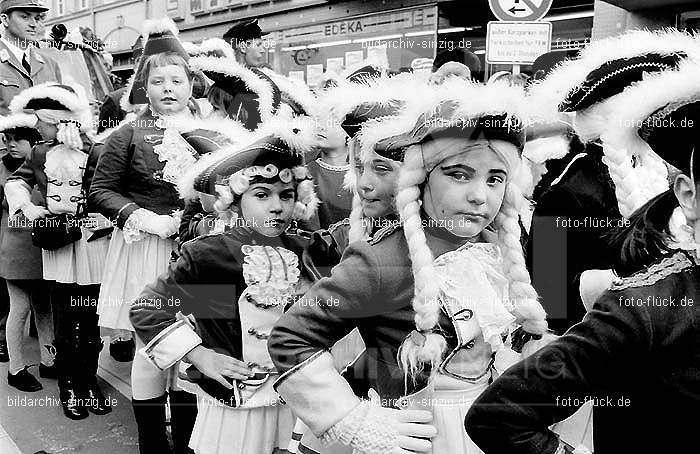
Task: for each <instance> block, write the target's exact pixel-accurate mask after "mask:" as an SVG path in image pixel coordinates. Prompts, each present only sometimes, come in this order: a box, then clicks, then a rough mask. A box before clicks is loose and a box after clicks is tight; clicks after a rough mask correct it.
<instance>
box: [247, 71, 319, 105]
mask: <svg viewBox="0 0 700 454" xmlns="http://www.w3.org/2000/svg"><path fill="white" fill-rule="evenodd" d="M260 70H261V71H262V72H264V73H265V74H266V75H267V76H268V77H269V78H270V79H272V81H273V82H274V83H275V85H277V88H279V90H280V92H281V93H283V94H285V95H287V97H288V98H290V99H291V100H292V101H294V102H295V103H297V104H299V106H301V108H302V109H304V112H306V115H314V114H315V112H316V110H317V107H316V106H317V104H318V100H317V99H316V96H314V94H313V92H312V91H311V89H310V88H309V87H308V86H307V85H306V84H305V83H304V82H303V81H300V80H297V79H292V78H291V77H285V76H283V75H282V74H278V73H276V72H274V71H272V70H269V69H267V68H260Z"/></svg>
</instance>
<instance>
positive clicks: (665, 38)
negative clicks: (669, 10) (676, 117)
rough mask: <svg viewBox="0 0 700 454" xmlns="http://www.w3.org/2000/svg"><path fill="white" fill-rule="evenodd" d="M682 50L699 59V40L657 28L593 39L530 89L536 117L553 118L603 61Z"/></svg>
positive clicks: (670, 30) (674, 30)
mask: <svg viewBox="0 0 700 454" xmlns="http://www.w3.org/2000/svg"><path fill="white" fill-rule="evenodd" d="M679 51H681V52H685V53H686V54H687V55H688V58H690V59H692V60H698V58H700V43H699V42H698V40H697V39H696V38H694V37H693V36H692V35H690V34H688V33H685V32H680V31H678V30H676V29H670V28H669V29H665V30H658V31H653V32H652V31H648V30H632V31H629V32H627V33H625V34H622V35H619V36H615V37H612V38H607V39H601V40H598V41H594V42H593V43H591V44H590V45H588V46H586V47H585V48H584V49H583V50H582V51H581V55H580V56H579V58H577V59H574V60H568V61H564V62H562V63H560V64H559V65H557V66H556V67H555V68H554V69H553V70H552V71H551V72H550V74H549V75H548V76H547V77H546V78H545V79H543V80H542V81H540V82H538V83H536V84H534V85H533V86H532V87H531V88H530V96H531V97H532V99H533V102H532V104H533V107H534V108H535V109H537V110H536V111H534V113H535V114H536V116H538V117H540V118H543V119H545V120H548V119H549V120H552V119H555V118H556V115H557V112H558V107H559V105H560V104H561V103H562V102H563V101H564V99H566V97H567V95H568V94H569V93H571V91H572V90H574V89H575V88H576V87H578V86H579V85H581V84H582V83H583V82H584V81H585V80H586V77H587V76H588V74H589V73H590V72H591V71H593V70H595V69H598V68H600V67H601V66H602V65H603V64H605V63H607V62H609V61H612V60H617V59H623V58H632V57H636V56H640V55H643V54H646V53H650V52H654V53H659V54H661V55H670V54H672V53H676V52H679Z"/></svg>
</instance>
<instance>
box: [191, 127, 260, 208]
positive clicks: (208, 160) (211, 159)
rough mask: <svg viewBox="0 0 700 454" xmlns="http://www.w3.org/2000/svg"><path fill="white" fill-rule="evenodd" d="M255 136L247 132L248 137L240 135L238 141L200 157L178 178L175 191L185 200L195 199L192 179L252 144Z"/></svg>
mask: <svg viewBox="0 0 700 454" xmlns="http://www.w3.org/2000/svg"><path fill="white" fill-rule="evenodd" d="M255 137H257V136H255V135H253V134H251V133H249V135H248V137H246V138H243V137H241V141H240V142H237V143H233V144H231V145H227V146H225V147H222V148H220V149H218V150H217V151H214V152H211V153H208V154H206V155H204V156H202V157H200V158H199V159H198V160H197V162H196V163H195V164H194V165H193V166H192V167H191V168H190V169H189V170H188V171H187V172H185V174H184V175H183V176H182V177H181V178H180V179H179V180H178V182H177V192H178V193H179V194H180V197H181V198H182V199H185V200H196V199H197V198H198V197H199V192H197V191H195V189H194V181H195V179H196V178H197V176H198V175H199V174H201V173H202V172H204V171H205V170H206V169H207V168H208V167H209V166H211V165H213V164H215V163H217V162H220V161H223V160H224V159H226V158H229V157H231V156H233V155H235V154H236V153H238V152H239V151H240V150H241V149H243V148H244V147H246V146H248V145H250V144H252V143H253V142H254V141H255Z"/></svg>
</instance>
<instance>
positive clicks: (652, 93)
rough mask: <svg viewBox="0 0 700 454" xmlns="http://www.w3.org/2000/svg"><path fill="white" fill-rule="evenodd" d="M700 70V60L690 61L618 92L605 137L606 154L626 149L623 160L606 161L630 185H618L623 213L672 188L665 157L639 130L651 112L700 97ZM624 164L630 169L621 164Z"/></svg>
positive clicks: (612, 174) (621, 152) (617, 189)
mask: <svg viewBox="0 0 700 454" xmlns="http://www.w3.org/2000/svg"><path fill="white" fill-rule="evenodd" d="M698 71H700V63H698V62H694V61H686V62H684V63H682V64H681V65H680V66H679V68H678V70H673V71H665V72H662V73H659V74H654V75H652V76H650V77H649V78H647V79H646V80H644V81H642V82H640V83H639V84H637V85H636V86H634V87H632V88H630V89H628V90H627V91H625V92H624V93H622V94H620V95H619V96H618V98H617V100H616V103H615V109H614V111H613V112H612V117H611V118H610V119H608V122H607V129H606V130H605V131H604V132H603V133H602V134H601V140H602V141H603V143H604V148H605V149H606V155H607V154H608V153H610V152H611V151H613V150H614V151H616V152H618V153H620V154H623V153H624V154H623V157H625V160H622V159H620V160H619V161H621V162H616V163H613V162H612V157H608V156H606V159H607V160H608V162H606V164H608V166H609V167H610V172H611V176H613V180H614V181H615V180H616V178H615V175H614V173H615V172H621V173H622V174H621V175H620V180H619V181H621V182H622V184H624V185H625V186H629V187H625V188H617V187H616V192H617V193H618V202H619V204H620V212H621V213H622V214H623V216H629V215H630V214H632V213H633V212H634V211H635V210H636V209H638V208H639V207H641V206H642V205H643V204H644V203H646V202H647V201H649V200H650V199H651V198H653V197H654V196H656V195H658V194H660V193H661V192H663V191H665V190H667V189H668V180H667V178H668V173H667V170H666V171H664V169H665V166H663V167H664V169H662V166H661V165H660V159H661V158H659V157H658V156H657V155H656V154H655V153H653V151H652V150H651V148H650V147H649V145H648V144H647V143H646V142H645V141H644V140H642V139H641V138H640V137H639V135H638V134H637V133H638V131H639V128H640V127H641V126H642V125H643V123H644V121H645V120H646V119H647V118H648V117H649V116H650V115H651V114H653V113H654V112H655V111H657V110H658V109H660V108H662V107H664V106H666V105H667V104H675V105H678V106H681V105H685V104H689V103H692V102H696V101H700V79H698V77H697V75H698V74H699V73H698ZM632 156H635V157H637V158H639V160H640V161H641V166H638V167H637V168H635V169H634V171H630V170H629V169H630V168H631V164H629V163H628V161H627V159H631V157H632ZM623 164H624V167H626V168H627V170H625V169H624V168H622V167H621V166H622V165H623ZM650 169H655V170H654V171H651V170H650ZM633 173H634V174H636V177H635V178H637V180H636V181H635V180H633V179H632V174H633ZM642 181H643V184H642ZM616 186H617V181H616ZM620 191H621V192H620ZM623 210H624V211H623Z"/></svg>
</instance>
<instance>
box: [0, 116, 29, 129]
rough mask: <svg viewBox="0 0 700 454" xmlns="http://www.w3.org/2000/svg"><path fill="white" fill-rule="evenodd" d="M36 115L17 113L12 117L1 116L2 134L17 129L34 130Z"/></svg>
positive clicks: (0, 126)
mask: <svg viewBox="0 0 700 454" xmlns="http://www.w3.org/2000/svg"><path fill="white" fill-rule="evenodd" d="M36 122H37V117H36V115H32V114H26V113H16V114H10V115H0V132H3V131H8V130H10V129H15V128H34V127H35V126H36Z"/></svg>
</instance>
